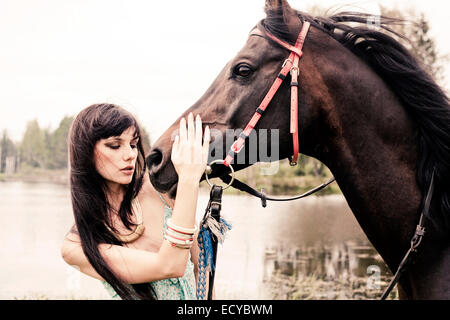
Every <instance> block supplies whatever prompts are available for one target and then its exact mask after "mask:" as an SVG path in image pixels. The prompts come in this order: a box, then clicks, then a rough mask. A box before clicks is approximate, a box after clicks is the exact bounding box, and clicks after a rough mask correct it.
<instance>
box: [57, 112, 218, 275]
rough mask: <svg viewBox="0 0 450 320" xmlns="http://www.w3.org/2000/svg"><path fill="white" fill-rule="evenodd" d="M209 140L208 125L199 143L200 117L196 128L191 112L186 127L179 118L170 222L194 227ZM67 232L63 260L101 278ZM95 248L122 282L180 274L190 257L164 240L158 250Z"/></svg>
mask: <svg viewBox="0 0 450 320" xmlns="http://www.w3.org/2000/svg"><path fill="white" fill-rule="evenodd" d="M209 141H210V136H209V129H208V128H207V129H206V130H205V137H204V143H203V146H202V125H201V120H200V119H199V118H198V119H197V125H196V128H195V131H194V124H193V117H192V115H189V126H188V130H186V122H185V120H184V119H182V120H181V122H180V136H179V137H178V138H177V139H176V140H175V143H174V145H173V148H172V162H173V163H174V167H175V169H176V170H177V173H178V187H177V194H176V201H175V206H174V209H173V213H172V222H173V223H174V224H175V225H178V226H180V227H185V228H192V227H193V226H194V223H195V212H196V208H197V197H198V188H199V180H200V177H201V175H202V173H203V171H204V169H205V166H206V161H207V158H208V150H209V149H208V148H209ZM70 235H71V236H70V237H66V239H65V240H64V242H63V246H62V248H61V254H62V257H63V259H64V260H65V261H66V262H67V263H68V264H69V265H72V266H76V267H78V268H79V269H80V271H81V272H83V273H85V274H87V275H89V276H91V277H94V278H97V279H100V280H103V279H102V277H101V276H100V275H99V274H98V273H97V272H96V271H95V269H94V268H93V267H92V266H91V264H90V263H89V261H88V259H87V257H86V256H85V254H84V252H83V250H82V247H81V241H80V238H79V236H78V235H76V234H74V233H73V232H72V233H71V234H70ZM71 238H72V239H71ZM98 249H99V251H100V254H101V255H102V257H103V258H104V259H105V262H106V263H107V264H108V266H109V267H110V268H111V270H112V271H113V272H114V273H115V274H116V276H117V277H118V278H119V279H121V280H122V281H123V282H125V283H145V282H152V281H155V280H160V279H167V278H174V277H181V276H183V274H184V271H185V269H186V263H187V259H188V257H189V250H186V249H181V248H178V247H173V246H172V245H171V244H170V243H169V242H168V241H166V240H165V241H163V244H162V245H161V248H160V249H159V251H158V252H157V253H152V252H148V251H144V250H138V249H133V248H127V247H122V246H117V245H110V244H100V245H99V246H98Z"/></svg>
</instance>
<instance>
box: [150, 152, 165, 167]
mask: <svg viewBox="0 0 450 320" xmlns="http://www.w3.org/2000/svg"><path fill="white" fill-rule="evenodd" d="M162 161H163V154H162V152H161V151H160V150H159V149H157V148H155V149H153V150H151V151H150V155H149V156H148V157H147V166H148V168H149V169H153V170H154V169H155V168H157V167H159V165H160V164H161V163H162Z"/></svg>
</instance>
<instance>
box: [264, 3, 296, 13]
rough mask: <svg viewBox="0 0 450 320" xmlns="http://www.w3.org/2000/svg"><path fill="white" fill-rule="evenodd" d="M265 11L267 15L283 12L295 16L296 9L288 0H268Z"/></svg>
mask: <svg viewBox="0 0 450 320" xmlns="http://www.w3.org/2000/svg"><path fill="white" fill-rule="evenodd" d="M264 11H265V12H266V14H267V15H270V14H277V15H280V14H282V15H283V16H285V17H289V16H292V15H294V16H295V10H293V9H292V8H291V6H290V5H289V3H288V2H287V1H286V0H266V6H265V8H264Z"/></svg>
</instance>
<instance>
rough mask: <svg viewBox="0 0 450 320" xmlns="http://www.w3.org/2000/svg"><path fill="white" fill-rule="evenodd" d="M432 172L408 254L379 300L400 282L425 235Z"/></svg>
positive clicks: (431, 188) (431, 193) (431, 187)
mask: <svg viewBox="0 0 450 320" xmlns="http://www.w3.org/2000/svg"><path fill="white" fill-rule="evenodd" d="M434 171H435V169H433V173H432V175H431V182H430V186H429V188H428V192H427V195H426V197H425V204H424V206H423V210H422V213H421V214H420V219H419V224H418V225H417V226H416V232H415V233H414V236H413V237H412V239H411V247H410V248H409V250H408V252H406V254H405V257H404V258H403V259H402V261H401V262H400V264H399V266H398V268H397V271H396V272H395V275H394V277H393V278H392V280H391V282H390V283H389V285H388V286H387V288H386V290H385V291H384V293H383V295H382V296H381V298H380V300H385V299H386V298H387V297H388V295H389V293H390V292H391V291H392V289H393V288H394V286H395V285H396V284H397V283H398V281H399V280H400V277H401V275H402V274H403V272H405V270H406V267H407V265H408V263H409V262H410V261H411V258H412V254H413V253H416V252H417V248H418V247H419V245H420V244H421V243H422V238H423V236H424V235H425V226H424V224H425V219H424V217H429V212H428V211H429V210H430V203H431V198H432V196H433V189H434Z"/></svg>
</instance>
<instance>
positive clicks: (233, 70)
mask: <svg viewBox="0 0 450 320" xmlns="http://www.w3.org/2000/svg"><path fill="white" fill-rule="evenodd" d="M264 9H265V13H266V17H265V18H264V19H263V20H261V21H259V22H258V23H257V25H256V26H255V27H254V29H252V30H253V31H258V30H259V31H261V32H260V34H259V36H258V34H257V32H251V33H250V34H249V37H248V40H247V42H246V43H245V45H244V47H243V48H242V49H241V50H240V51H239V52H238V53H237V55H236V56H235V57H234V58H233V59H231V61H229V62H228V63H227V64H226V65H225V67H224V68H223V69H222V71H221V72H220V73H219V75H218V76H217V78H216V79H215V80H214V81H213V83H212V84H211V86H210V87H209V88H208V89H207V90H206V92H205V93H204V94H203V96H202V97H201V98H200V99H199V100H198V101H197V102H196V103H195V104H194V105H192V106H191V107H190V108H188V109H187V110H186V111H185V112H184V113H183V114H182V115H180V118H181V117H186V116H187V114H189V113H190V112H192V113H194V114H200V116H201V117H202V120H203V125H204V126H206V125H209V126H210V128H211V129H215V130H217V131H218V132H219V133H221V135H222V136H223V137H225V135H226V134H227V133H226V132H227V130H229V129H241V128H244V126H245V125H246V124H247V122H248V121H249V119H250V118H251V117H252V115H253V114H254V113H255V108H256V107H257V106H258V105H259V103H260V102H261V101H262V99H263V98H264V97H265V94H266V92H267V91H268V90H269V87H270V86H271V84H272V83H273V81H274V80H275V79H276V78H277V74H278V72H279V70H280V69H281V68H282V65H283V63H286V58H287V56H288V54H289V50H287V49H286V48H285V47H283V46H281V45H280V44H279V43H277V42H276V41H274V40H273V39H272V38H269V37H268V36H267V34H271V35H273V36H275V37H276V38H278V39H281V40H283V41H285V42H288V43H290V44H291V45H293V44H294V43H295V41H296V39H297V35H298V34H299V32H300V30H301V29H302V26H303V25H304V24H305V23H307V22H308V23H309V24H310V30H309V32H308V33H307V35H306V38H305V41H304V46H303V56H302V57H301V59H300V62H299V75H298V77H299V79H298V82H299V84H298V93H297V94H296V97H297V98H298V104H299V108H298V119H297V125H298V132H297V133H295V134H294V135H298V139H299V152H300V153H302V154H305V155H308V156H311V157H314V158H316V159H318V160H319V161H321V162H322V163H324V164H325V165H326V166H327V167H328V168H329V169H330V171H331V172H332V173H333V175H334V177H335V178H336V182H337V184H338V186H339V188H340V189H341V191H342V194H343V196H344V197H345V199H346V201H347V203H348V205H349V207H350V209H351V211H352V212H353V214H354V216H355V217H356V220H357V221H358V223H359V225H360V226H361V228H362V230H363V231H364V233H365V234H366V235H367V238H368V239H369V241H370V242H371V243H372V245H373V246H374V248H375V249H376V250H377V251H378V253H379V254H380V256H381V257H382V258H383V259H384V261H385V263H386V264H387V266H388V267H389V268H390V270H391V271H392V272H394V271H395V270H396V269H397V267H398V266H399V264H400V262H401V261H402V258H403V257H404V255H405V252H406V251H407V250H408V249H409V248H410V246H411V244H410V239H411V237H412V236H413V235H414V233H415V228H416V225H417V224H418V221H419V216H420V213H421V211H422V209H423V206H424V198H425V195H426V193H427V190H428V189H429V188H430V184H431V180H432V177H434V192H433V195H432V199H431V200H432V201H431V207H430V212H429V214H427V216H426V217H425V226H426V232H425V235H424V239H423V241H422V243H421V246H420V250H418V252H417V254H416V256H415V257H414V263H413V264H411V265H410V266H409V267H408V269H407V270H406V271H405V272H404V273H403V275H402V276H401V278H400V281H399V283H398V285H397V290H398V293H399V298H400V299H449V298H450V272H448V271H449V270H450V246H449V244H450V241H449V238H450V237H449V235H450V104H449V99H448V97H447V95H446V93H445V92H444V91H443V89H442V88H441V87H440V86H439V85H438V84H436V82H435V81H434V80H433V78H432V77H431V76H430V75H429V74H428V73H427V72H426V71H425V70H424V68H423V66H422V65H421V63H420V62H418V60H417V59H416V58H415V57H414V56H413V55H412V54H411V53H410V52H409V51H408V50H407V49H406V48H405V47H404V46H403V45H402V44H401V43H400V42H399V41H398V40H396V39H395V37H394V36H393V35H392V34H391V32H392V30H391V29H390V25H391V24H395V23H399V21H398V20H396V19H394V18H388V17H383V16H382V17H379V19H378V22H379V28H377V29H376V28H374V27H373V26H367V25H364V23H366V22H367V21H368V20H370V19H373V17H372V16H370V15H368V14H362V13H355V12H343V13H338V14H335V15H333V16H331V17H314V16H311V15H308V14H307V13H303V12H300V11H297V10H294V9H293V8H291V7H290V6H289V4H288V3H287V1H285V0H270V1H269V0H267V1H266V4H265V8H264ZM287 77H289V75H288V76H287ZM290 99H291V97H290V84H289V83H288V82H287V81H284V82H283V83H282V84H281V86H280V88H279V89H278V91H277V93H276V94H275V96H274V97H273V100H272V101H271V102H270V105H269V106H268V108H267V110H266V111H265V113H264V114H263V116H262V117H261V118H260V121H259V122H258V124H257V125H256V126H255V128H254V130H255V131H257V130H262V129H265V130H274V129H277V130H279V135H278V141H271V140H270V139H269V141H268V144H271V143H278V144H279V153H278V158H279V159H278V160H281V159H286V158H288V157H290V156H291V155H292V150H293V146H294V142H293V140H292V134H291V132H290ZM178 122H179V119H178V120H177V121H175V122H174V124H173V125H171V126H170V127H169V128H168V129H167V130H166V131H165V132H164V133H163V134H162V135H161V137H160V138H159V139H158V140H157V141H156V142H155V143H154V144H153V147H152V149H151V150H150V153H149V155H148V157H147V166H148V172H149V176H150V179H151V182H152V184H153V185H154V186H155V188H156V189H157V190H159V191H161V192H168V193H169V194H170V195H171V197H174V196H175V194H176V186H177V175H176V172H175V170H174V168H173V165H172V164H171V161H170V154H171V146H172V143H171V139H172V138H173V132H174V131H175V130H176V129H177V126H178ZM224 141H225V139H217V142H216V140H212V142H211V148H216V149H217V148H219V147H222V148H227V146H225V142H224ZM247 151H248V150H247ZM248 156H249V155H248V152H247V153H246V158H245V159H246V160H245V161H244V162H239V163H236V164H233V167H234V168H235V170H236V171H237V170H242V169H244V168H246V167H248V166H249V165H251V164H252V163H250V162H249V161H248ZM258 160H259V159H258ZM228 170H229V169H228V168H227V167H226V166H220V165H219V166H214V170H213V172H212V173H211V177H219V176H221V175H224V174H226V173H227V172H228Z"/></svg>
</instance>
